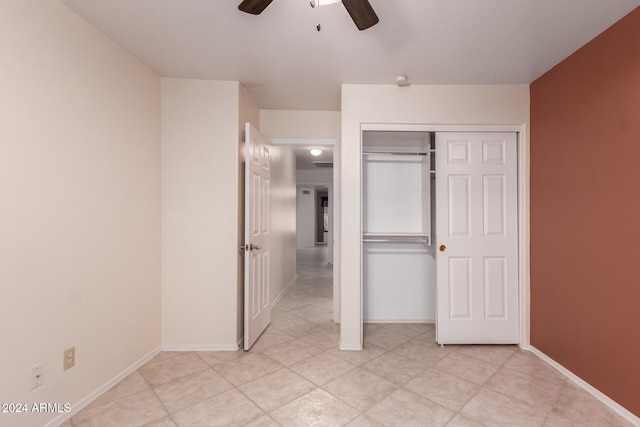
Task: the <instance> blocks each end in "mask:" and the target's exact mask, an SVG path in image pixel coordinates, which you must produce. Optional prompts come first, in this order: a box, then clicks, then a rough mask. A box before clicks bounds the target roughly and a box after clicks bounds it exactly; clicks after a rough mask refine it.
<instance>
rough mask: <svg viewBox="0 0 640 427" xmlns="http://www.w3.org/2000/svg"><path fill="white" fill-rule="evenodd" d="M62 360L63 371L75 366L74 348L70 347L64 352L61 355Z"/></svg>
mask: <svg viewBox="0 0 640 427" xmlns="http://www.w3.org/2000/svg"><path fill="white" fill-rule="evenodd" d="M63 359H64V370H65V371H66V370H67V369H69V368H72V367H73V366H75V364H76V348H75V347H71V348H68V349H66V350H65V351H64V353H63Z"/></svg>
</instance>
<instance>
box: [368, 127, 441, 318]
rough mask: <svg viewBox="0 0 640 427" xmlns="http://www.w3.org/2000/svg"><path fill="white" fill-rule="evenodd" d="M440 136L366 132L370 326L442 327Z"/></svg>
mask: <svg viewBox="0 0 640 427" xmlns="http://www.w3.org/2000/svg"><path fill="white" fill-rule="evenodd" d="M434 143H435V142H434V134H433V133H432V132H417V131H363V134H362V188H363V191H362V206H363V209H362V258H363V320H364V322H367V323H403V322H411V323H420V322H433V321H435V301H436V299H435V291H436V273H435V253H434V249H433V247H432V245H431V243H432V238H433V235H432V230H433V227H432V218H433V217H434V215H433V212H432V208H433V206H434V203H433V200H432V197H433V195H434V191H433V185H434V181H433V180H432V176H433V167H434V162H433V153H434Z"/></svg>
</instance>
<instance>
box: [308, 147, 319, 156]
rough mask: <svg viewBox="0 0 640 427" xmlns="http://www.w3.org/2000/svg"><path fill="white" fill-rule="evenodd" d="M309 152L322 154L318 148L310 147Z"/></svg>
mask: <svg viewBox="0 0 640 427" xmlns="http://www.w3.org/2000/svg"><path fill="white" fill-rule="evenodd" d="M309 153H310V154H311V155H312V156H315V157H318V156H319V155H320V154H322V150H321V149H319V148H312V149H311V150H309Z"/></svg>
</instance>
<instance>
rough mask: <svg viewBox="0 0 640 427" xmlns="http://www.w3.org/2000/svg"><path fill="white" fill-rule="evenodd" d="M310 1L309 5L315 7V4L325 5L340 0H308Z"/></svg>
mask: <svg viewBox="0 0 640 427" xmlns="http://www.w3.org/2000/svg"><path fill="white" fill-rule="evenodd" d="M310 1H311V7H316V6H326V5H328V4H333V3H339V2H341V1H342V0H310Z"/></svg>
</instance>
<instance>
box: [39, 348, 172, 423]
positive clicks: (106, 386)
mask: <svg viewBox="0 0 640 427" xmlns="http://www.w3.org/2000/svg"><path fill="white" fill-rule="evenodd" d="M161 351H162V350H161V348H160V347H157V348H156V349H155V350H152V351H151V352H150V353H148V354H147V355H146V356H143V357H142V358H141V359H140V360H138V361H137V362H135V363H134V364H133V365H131V366H129V367H128V368H127V369H125V370H124V371H122V372H120V373H119V374H118V375H116V376H115V377H113V378H112V379H110V380H109V381H107V382H106V383H104V384H103V385H102V386H101V387H99V388H98V389H97V390H95V391H94V392H93V393H91V394H89V395H88V396H87V397H85V398H84V399H82V400H80V401H79V402H78V403H76V404H74V405H71V411H70V412H67V413H65V414H61V415H59V416H57V417H56V418H54V419H53V420H51V421H49V422H48V423H47V424H45V427H56V426H59V425H60V424H62V423H64V422H66V421H68V420H69V419H71V417H73V416H74V415H76V414H77V413H78V412H80V411H82V410H83V409H84V408H86V407H87V406H89V404H90V403H91V402H93V401H94V400H96V399H97V398H99V397H100V396H102V395H103V394H104V393H105V392H107V391H108V390H109V389H110V388H111V387H113V386H114V385H116V384H117V383H119V382H120V381H122V380H123V379H125V378H126V377H128V376H129V375H131V374H132V373H134V372H135V371H137V370H138V368H140V367H141V366H142V365H144V364H145V363H147V362H148V361H149V360H151V359H153V358H154V357H155V356H157V355H158V353H160V352H161Z"/></svg>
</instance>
